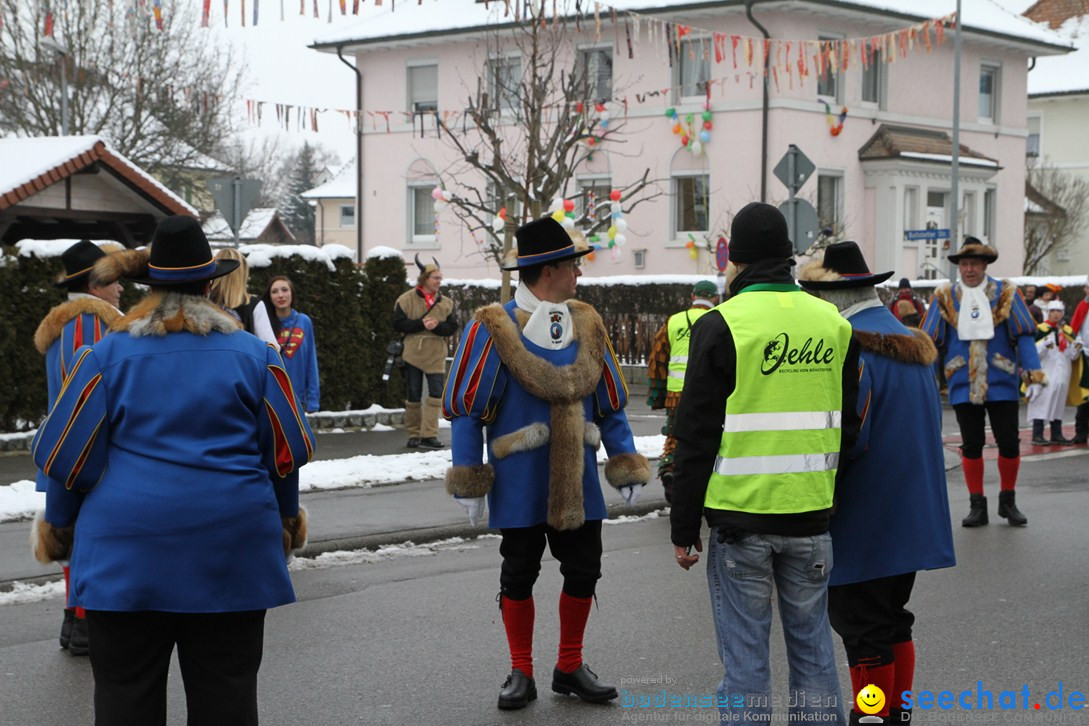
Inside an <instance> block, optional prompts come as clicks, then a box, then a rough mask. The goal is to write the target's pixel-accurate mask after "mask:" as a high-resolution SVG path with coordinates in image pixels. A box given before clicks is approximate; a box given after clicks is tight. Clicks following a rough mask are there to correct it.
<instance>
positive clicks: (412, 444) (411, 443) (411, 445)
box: [405, 436, 420, 449]
mask: <svg viewBox="0 0 1089 726" xmlns="http://www.w3.org/2000/svg"><path fill="white" fill-rule="evenodd" d="M419 446H420V439H419V438H418V437H416V436H413V437H411V438H409V440H408V442H407V443H405V448H408V449H416V448H419Z"/></svg>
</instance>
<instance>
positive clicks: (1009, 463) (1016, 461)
mask: <svg viewBox="0 0 1089 726" xmlns="http://www.w3.org/2000/svg"><path fill="white" fill-rule="evenodd" d="M1020 468H1021V457H1020V456H1015V457H1013V458H1012V459H1010V458H1007V457H1005V456H999V457H998V480H999V481H1000V482H1001V483H1002V491H1004V492H1012V491H1013V489H1014V487H1016V486H1017V471H1018V470H1019V469H1020Z"/></svg>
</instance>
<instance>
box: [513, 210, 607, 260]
mask: <svg viewBox="0 0 1089 726" xmlns="http://www.w3.org/2000/svg"><path fill="white" fill-rule="evenodd" d="M514 238H515V239H516V240H518V256H517V257H515V258H513V259H512V258H510V257H508V258H507V259H506V260H504V264H503V265H502V269H504V270H524V269H525V268H527V267H534V266H536V265H544V264H548V263H551V262H561V261H563V260H571V259H574V258H576V257H582V256H583V255H588V254H590V253H591V252H593V249H592V248H589V247H586V248H582V249H580V248H578V247H576V246H575V242H574V240H572V239H571V235H569V234H567V230H566V229H564V228H563V225H562V224H560V223H559V222H557V221H556V220H554V219H552V217H542V218H541V219H535V220H533V221H532V222H527V223H526V224H523V225H522V226H521V227H519V228H518V229H517V230H515V232H514Z"/></svg>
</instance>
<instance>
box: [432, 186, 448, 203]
mask: <svg viewBox="0 0 1089 726" xmlns="http://www.w3.org/2000/svg"><path fill="white" fill-rule="evenodd" d="M431 198H432V199H434V200H435V201H436V202H443V201H446V199H445V192H443V190H442V187H435V188H434V189H432V190H431Z"/></svg>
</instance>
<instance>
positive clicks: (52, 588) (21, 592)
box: [0, 580, 64, 606]
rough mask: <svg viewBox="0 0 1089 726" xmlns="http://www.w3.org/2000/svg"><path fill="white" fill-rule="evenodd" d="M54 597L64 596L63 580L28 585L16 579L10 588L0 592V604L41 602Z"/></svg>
mask: <svg viewBox="0 0 1089 726" xmlns="http://www.w3.org/2000/svg"><path fill="white" fill-rule="evenodd" d="M55 597H64V580H56V581H54V582H47V583H45V584H43V585H29V584H27V583H25V582H19V581H18V580H17V581H15V582H14V583H12V589H11V590H8V591H7V592H0V606H4V605H22V604H24V603H30V602H41V601H42V600H52V599H53V598H55Z"/></svg>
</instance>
